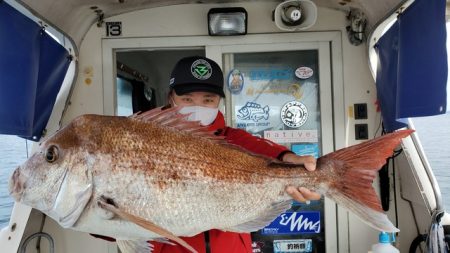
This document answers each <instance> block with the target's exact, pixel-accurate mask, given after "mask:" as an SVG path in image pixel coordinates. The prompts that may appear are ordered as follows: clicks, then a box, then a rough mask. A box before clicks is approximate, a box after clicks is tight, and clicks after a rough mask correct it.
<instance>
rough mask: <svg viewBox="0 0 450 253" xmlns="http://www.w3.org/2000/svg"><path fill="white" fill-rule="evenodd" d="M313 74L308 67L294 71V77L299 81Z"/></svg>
mask: <svg viewBox="0 0 450 253" xmlns="http://www.w3.org/2000/svg"><path fill="white" fill-rule="evenodd" d="M313 74H314V71H313V70H312V68H309V67H300V68H298V69H296V70H295V76H296V77H298V78H300V79H308V78H310V77H311V76H312V75H313Z"/></svg>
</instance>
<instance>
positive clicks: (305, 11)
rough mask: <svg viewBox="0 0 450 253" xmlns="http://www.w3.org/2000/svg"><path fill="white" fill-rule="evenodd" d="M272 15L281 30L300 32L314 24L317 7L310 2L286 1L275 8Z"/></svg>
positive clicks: (299, 0) (307, 0) (306, 0)
mask: <svg viewBox="0 0 450 253" xmlns="http://www.w3.org/2000/svg"><path fill="white" fill-rule="evenodd" d="M273 15H274V16H273V20H274V21H275V25H276V26H277V27H278V28H280V29H281V30H285V31H301V30H305V29H308V28H310V27H311V26H313V25H314V24H315V23H316V20H317V6H316V4H314V3H313V2H312V1H310V0H287V1H284V2H282V3H280V4H279V5H278V6H277V7H276V8H275V11H274V13H273Z"/></svg>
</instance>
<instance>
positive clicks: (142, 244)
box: [116, 240, 153, 253]
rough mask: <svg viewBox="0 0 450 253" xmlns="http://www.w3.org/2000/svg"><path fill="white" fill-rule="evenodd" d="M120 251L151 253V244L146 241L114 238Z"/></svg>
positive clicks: (125, 252)
mask: <svg viewBox="0 0 450 253" xmlns="http://www.w3.org/2000/svg"><path fill="white" fill-rule="evenodd" d="M116 242H117V246H119V248H120V251H121V252H122V253H149V252H150V253H151V252H153V245H152V244H151V243H149V242H147V241H144V240H142V241H132V240H116Z"/></svg>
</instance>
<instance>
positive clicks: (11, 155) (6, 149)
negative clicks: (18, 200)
mask: <svg viewBox="0 0 450 253" xmlns="http://www.w3.org/2000/svg"><path fill="white" fill-rule="evenodd" d="M32 144H33V142H30V141H28V145H27V143H26V142H25V139H22V138H19V137H16V136H11V135H0V229H1V228H3V227H5V226H7V225H8V222H9V217H10V215H11V210H12V208H13V205H14V200H13V199H12V198H11V197H10V196H9V192H8V180H9V177H10V176H11V173H12V172H13V171H14V169H15V168H17V166H18V165H20V164H21V163H23V162H24V161H25V160H26V159H27V146H28V147H30V148H31V145H32Z"/></svg>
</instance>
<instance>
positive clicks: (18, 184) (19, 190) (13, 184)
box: [9, 168, 25, 200]
mask: <svg viewBox="0 0 450 253" xmlns="http://www.w3.org/2000/svg"><path fill="white" fill-rule="evenodd" d="M24 179H25V178H24V176H22V174H21V173H20V168H17V169H16V170H15V171H14V173H13V175H12V176H11V179H10V180H9V194H10V195H11V196H12V197H13V198H14V199H16V200H20V198H21V196H22V194H23V192H24V190H25V187H24V185H25V180H24Z"/></svg>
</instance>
